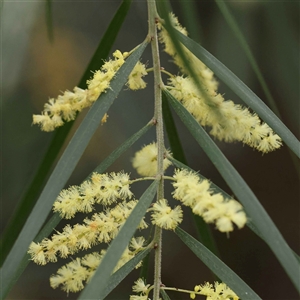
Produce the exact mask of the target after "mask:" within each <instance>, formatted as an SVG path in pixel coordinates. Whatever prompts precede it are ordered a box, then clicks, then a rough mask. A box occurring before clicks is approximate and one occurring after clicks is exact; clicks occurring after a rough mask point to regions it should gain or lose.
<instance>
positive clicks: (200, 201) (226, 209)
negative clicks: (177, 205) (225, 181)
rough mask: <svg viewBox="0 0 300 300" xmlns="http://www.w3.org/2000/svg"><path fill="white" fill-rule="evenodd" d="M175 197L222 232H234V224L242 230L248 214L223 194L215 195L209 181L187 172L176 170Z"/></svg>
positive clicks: (237, 203) (238, 204)
mask: <svg viewBox="0 0 300 300" xmlns="http://www.w3.org/2000/svg"><path fill="white" fill-rule="evenodd" d="M173 177H174V178H175V179H176V182H174V183H173V186H174V188H175V190H174V192H173V197H174V198H175V199H177V200H179V201H181V202H182V203H183V204H184V205H186V206H189V207H190V208H191V209H192V210H193V213H194V214H196V215H199V216H201V217H202V218H203V219H204V221H205V222H207V223H215V225H216V227H217V229H218V230H219V231H221V232H230V231H232V230H233V223H234V224H236V225H237V227H238V228H242V227H243V226H244V225H245V224H246V222H247V218H246V214H245V212H244V211H243V208H242V205H241V204H240V203H239V202H237V201H236V200H233V199H230V200H228V199H226V200H225V199H224V198H223V196H222V195H221V194H213V193H212V191H211V190H210V183H209V181H208V180H202V181H201V180H200V178H199V177H198V176H197V174H195V173H193V172H189V171H187V170H176V171H175V174H174V176H173Z"/></svg>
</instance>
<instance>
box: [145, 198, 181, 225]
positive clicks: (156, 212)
mask: <svg viewBox="0 0 300 300" xmlns="http://www.w3.org/2000/svg"><path fill="white" fill-rule="evenodd" d="M150 210H151V211H153V213H152V215H151V218H152V224H154V225H157V226H158V227H161V228H163V229H166V230H175V228H176V227H177V226H178V224H180V223H181V222H182V209H181V207H180V206H176V207H175V208H174V209H171V207H170V206H169V205H168V202H167V200H166V199H161V200H159V201H157V202H156V203H154V205H153V207H152V208H151V209H150Z"/></svg>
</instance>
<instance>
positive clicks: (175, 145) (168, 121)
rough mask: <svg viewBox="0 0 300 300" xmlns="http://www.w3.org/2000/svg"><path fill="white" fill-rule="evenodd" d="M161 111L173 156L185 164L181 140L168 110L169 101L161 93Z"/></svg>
mask: <svg viewBox="0 0 300 300" xmlns="http://www.w3.org/2000/svg"><path fill="white" fill-rule="evenodd" d="M162 111H163V118H164V125H165V128H166V132H167V136H168V140H169V144H170V147H171V151H172V154H173V157H175V158H176V159H178V160H180V161H181V162H183V163H185V164H186V163H187V162H186V158H185V155H184V152H183V148H182V145H181V141H180V139H179V136H178V133H177V129H176V125H175V122H174V119H173V116H172V112H171V110H170V107H169V103H168V101H167V99H166V95H165V94H163V95H162Z"/></svg>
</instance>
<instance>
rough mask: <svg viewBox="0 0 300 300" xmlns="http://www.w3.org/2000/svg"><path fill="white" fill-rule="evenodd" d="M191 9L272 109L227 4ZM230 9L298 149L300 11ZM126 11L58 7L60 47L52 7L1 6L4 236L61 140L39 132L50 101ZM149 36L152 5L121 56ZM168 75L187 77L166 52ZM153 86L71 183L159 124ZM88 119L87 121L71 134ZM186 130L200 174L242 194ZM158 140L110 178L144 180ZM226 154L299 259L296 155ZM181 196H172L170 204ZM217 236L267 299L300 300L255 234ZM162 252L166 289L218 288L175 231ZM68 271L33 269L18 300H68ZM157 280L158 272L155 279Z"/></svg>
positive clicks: (18, 289) (122, 105)
mask: <svg viewBox="0 0 300 300" xmlns="http://www.w3.org/2000/svg"><path fill="white" fill-rule="evenodd" d="M185 2H186V1H171V3H172V7H173V10H174V12H175V14H176V15H177V16H178V17H179V20H180V22H181V24H183V26H188V24H189V23H188V21H189V19H186V17H187V16H186V15H185V14H184V13H183V12H184V10H183V9H182V5H184V4H185ZM192 3H194V5H195V6H194V10H193V11H194V12H195V14H196V16H197V22H198V26H199V27H198V31H197V36H194V38H195V39H197V40H199V41H201V44H202V45H203V46H204V47H205V48H206V49H207V50H208V51H209V52H211V53H212V54H213V55H214V56H216V57H217V58H218V59H219V60H220V61H221V62H223V63H224V64H225V65H226V66H227V67H228V68H229V69H231V70H232V71H233V72H234V73H235V74H236V75H237V76H238V77H240V78H241V80H243V81H244V82H245V83H246V84H247V85H248V86H249V87H250V88H251V89H252V90H253V91H254V92H255V93H256V94H257V95H258V96H259V97H260V98H261V99H263V100H264V99H265V96H264V94H263V92H262V89H261V87H260V85H259V83H258V80H257V78H256V76H255V74H254V72H253V71H252V69H251V66H250V65H249V63H248V60H247V58H246V56H245V54H244V52H243V51H242V49H241V47H240V45H239V43H238V42H237V40H236V38H235V36H234V35H233V33H232V31H231V30H230V28H229V27H228V25H227V23H226V22H225V20H224V18H223V16H222V14H221V12H220V10H219V9H218V7H217V5H216V4H215V3H214V1H194V2H192ZM226 3H227V4H228V7H229V8H230V10H231V12H232V13H233V15H234V16H235V18H236V20H237V22H238V24H239V26H240V28H241V30H242V32H243V33H244V34H245V37H246V39H247V41H248V43H249V45H250V48H251V50H252V51H253V54H254V56H255V58H256V59H257V61H258V64H259V66H260V68H261V71H262V73H263V75H264V77H265V79H266V81H267V83H268V86H269V88H270V90H271V93H272V95H273V97H274V99H275V102H276V104H277V106H278V109H279V111H280V113H281V115H282V118H283V121H284V123H285V124H286V125H287V127H288V128H289V129H290V130H291V131H292V132H293V133H294V134H295V135H296V137H297V138H298V139H299V137H300V132H299V129H300V126H299V125H300V124H299V112H300V107H299V103H300V102H299V95H300V91H299V82H300V81H299V79H300V78H299V25H300V23H299V2H260V1H239V2H235V1H227V2H226ZM119 4H120V1H102V0H100V1H95V2H90V1H85V2H82V1H81V2H77V1H73V2H65V1H53V3H52V18H53V19H52V22H53V40H52V41H50V39H49V35H48V32H47V26H46V2H44V1H43V2H42V1H38V2H27V1H19V2H7V1H4V2H3V3H2V8H1V9H2V11H1V13H2V15H1V35H2V37H1V38H2V43H1V51H2V61H1V64H2V66H1V75H2V77H1V104H2V105H1V126H2V131H1V133H2V136H1V143H2V147H1V148H2V153H1V157H2V178H1V184H2V186H1V232H3V230H4V228H5V226H6V224H7V222H8V220H9V218H10V217H11V215H12V214H13V212H14V209H15V207H16V206H17V204H18V201H20V199H21V197H22V195H23V193H24V192H25V190H26V188H27V186H28V185H29V184H30V182H31V180H32V178H33V176H34V173H35V171H36V170H37V167H38V165H39V163H40V161H41V159H42V158H43V155H44V153H45V151H46V149H47V146H48V145H49V142H50V140H51V137H52V136H53V134H52V133H45V132H41V131H40V130H39V128H38V127H37V126H31V123H32V114H33V113H35V114H37V113H40V111H41V110H42V109H43V105H44V103H45V102H46V101H47V100H48V98H49V97H56V96H57V95H58V94H59V93H60V91H64V90H66V89H69V90H71V89H73V87H74V86H75V85H77V84H78V82H79V80H80V78H81V75H82V74H83V72H84V70H85V68H86V66H87V64H88V62H89V60H90V58H91V56H92V55H93V53H94V51H95V49H96V47H97V45H98V43H99V40H100V39H101V37H102V35H103V33H104V32H105V30H106V28H107V26H108V24H109V22H110V20H111V19H112V17H113V15H114V12H115V11H116V9H117V8H118V6H119ZM188 29H189V28H188ZM191 32H193V31H192V30H191ZM146 34H147V5H146V1H145V0H140V1H138V0H136V1H133V3H132V7H131V9H130V12H129V14H128V16H127V18H126V20H125V23H124V26H123V28H122V29H121V31H120V33H119V36H118V38H117V40H116V43H115V45H114V50H115V49H120V50H121V51H129V50H131V49H132V48H134V47H135V46H136V45H137V44H138V43H140V42H141V41H142V40H143V39H144V38H145V36H146ZM142 60H143V62H148V66H151V53H150V48H147V50H146V52H145V54H144V55H143V59H142ZM162 66H163V67H165V68H166V69H167V70H170V71H171V72H174V73H177V70H176V68H175V67H174V66H173V65H172V64H171V63H170V58H169V57H168V56H167V55H165V54H162ZM146 81H147V82H148V87H147V89H146V90H142V91H136V92H132V91H129V90H127V89H126V88H124V91H123V92H122V93H121V94H120V96H119V98H118V99H117V100H116V101H115V103H114V104H113V106H112V107H111V109H110V111H109V119H108V122H107V123H106V124H105V125H103V126H101V127H100V128H99V130H98V131H97V132H96V134H95V135H94V137H93V139H92V141H91V143H90V145H89V146H88V148H87V149H86V151H85V153H84V155H83V157H82V159H81V160H80V162H79V164H78V166H77V168H76V169H75V171H74V173H73V175H72V177H71V178H70V180H69V182H68V185H71V184H72V185H73V184H79V183H81V182H82V180H83V179H84V178H85V177H86V176H87V175H88V174H89V173H90V172H91V171H92V170H93V169H94V168H95V167H96V166H97V165H98V164H99V163H100V162H101V161H102V160H103V159H104V158H105V157H106V156H107V155H108V154H109V153H110V152H111V151H112V150H113V149H115V148H116V147H117V146H119V145H120V144H121V143H122V142H123V141H125V140H126V138H127V137H129V136H130V135H131V134H133V133H134V132H136V131H137V130H138V129H140V128H141V127H142V126H143V125H144V124H146V123H147V122H148V121H149V120H150V119H151V117H152V112H153V88H152V74H150V75H149V76H147V78H146ZM219 91H220V92H221V93H222V94H225V96H224V97H225V99H232V100H233V101H234V102H236V103H242V102H241V101H240V99H238V98H237V96H235V95H234V94H233V92H231V91H230V90H229V89H228V88H227V87H226V86H225V85H223V84H222V83H220V87H219ZM84 114H85V113H84V112H83V113H81V114H80V116H79V117H78V119H77V120H76V123H75V126H74V128H73V130H72V132H74V130H75V128H76V126H77V125H78V124H79V123H80V120H81V119H82V118H83V115H84ZM175 120H176V125H177V126H178V130H179V133H180V136H181V138H182V141H183V146H184V150H185V153H186V157H187V159H188V162H189V165H190V166H191V167H192V168H194V169H195V170H200V171H201V173H202V174H203V175H204V176H206V177H208V178H209V179H210V180H212V181H213V182H214V183H216V184H217V185H219V186H220V187H221V188H223V189H224V190H226V191H227V192H228V193H229V194H232V193H231V191H230V190H229V189H228V187H227V186H226V184H225V183H224V181H223V179H222V178H221V177H220V175H219V174H218V172H217V171H216V169H215V168H214V166H213V165H212V164H211V163H210V162H209V161H208V158H207V157H206V155H205V154H204V153H203V152H202V150H201V149H200V148H199V146H198V145H197V144H196V142H194V141H193V139H192V137H191V136H190V134H189V133H188V131H187V130H186V129H185V128H183V126H182V124H181V122H180V121H179V120H178V119H177V118H175ZM154 139H155V133H154V130H151V132H150V133H148V134H147V135H146V136H144V137H143V138H142V139H141V140H139V141H138V142H137V143H136V144H135V145H134V147H133V148H132V149H130V150H129V151H127V152H126V154H125V155H124V156H122V157H121V158H120V159H119V160H118V161H117V162H116V163H115V164H114V165H113V166H112V167H111V168H110V169H109V171H120V170H125V171H126V172H131V174H132V176H133V177H135V176H137V174H136V172H135V171H134V170H133V168H132V166H131V158H132V157H133V155H134V153H135V151H137V150H139V149H140V147H141V146H142V145H144V144H147V143H149V142H152V141H154ZM218 145H219V146H220V148H221V149H222V151H223V152H224V153H225V155H226V157H227V158H228V159H229V160H230V162H231V163H232V164H233V165H234V166H235V168H236V169H237V170H238V172H239V173H240V174H241V175H242V176H243V177H244V179H245V181H246V182H247V183H248V184H249V186H250V187H251V189H252V190H253V191H254V193H255V194H256V196H257V197H258V199H259V200H260V201H261V203H262V205H263V206H264V207H265V209H266V210H267V212H268V213H269V214H270V216H271V218H272V219H273V220H274V222H275V224H276V225H277V226H278V228H279V230H280V231H281V232H282V234H283V236H284V237H285V239H286V241H287V242H288V244H289V245H290V247H291V248H292V249H293V250H294V251H296V252H297V253H298V254H299V252H300V251H299V250H300V249H299V248H300V247H299V246H300V243H299V242H300V234H299V233H300V230H299V213H300V209H299V208H300V207H299V200H300V198H299V177H298V175H297V172H296V168H295V166H294V165H293V163H292V160H291V158H290V155H289V153H288V150H287V147H285V146H284V147H282V149H280V150H278V151H275V152H274V153H270V154H268V155H264V156H262V154H260V153H258V152H256V151H253V150H252V149H250V148H249V147H247V146H243V145H242V144H239V143H236V144H225V143H220V142H218ZM169 172H170V171H169ZM143 187H144V185H143V184H142V185H141V186H138V189H136V190H135V191H136V194H137V195H140V194H141V193H142V191H143ZM170 191H171V189H169V190H168V187H167V193H166V195H169V199H171V197H170ZM79 221H80V218H79V219H78V222H79ZM61 226H62V225H60V227H61ZM182 227H183V228H184V229H185V230H186V231H188V232H190V233H192V234H193V235H194V236H196V232H195V230H194V227H193V221H192V217H191V215H190V212H189V211H188V210H186V211H185V218H184V221H183V223H182ZM212 229H213V226H212ZM213 233H214V236H215V238H216V241H217V245H218V247H219V250H220V253H221V258H222V259H223V260H224V262H225V263H226V264H228V266H229V267H231V268H232V269H233V270H234V271H235V272H236V273H237V274H238V275H239V276H240V277H241V278H242V279H243V280H245V281H246V282H247V283H248V284H249V285H250V287H251V288H253V290H254V291H256V293H257V294H259V295H260V296H261V298H262V299H270V300H271V299H272V300H273V299H285V300H287V299H298V296H297V294H296V291H295V289H294V288H293V286H292V284H291V283H290V281H289V279H288V278H287V276H286V274H285V273H284V271H283V269H282V267H281V266H280V265H279V263H278V262H277V261H276V259H275V257H274V255H273V254H272V252H271V251H270V250H269V248H268V247H267V246H266V245H265V244H264V243H263V242H262V241H261V240H260V239H259V238H257V237H256V236H255V235H254V234H253V233H252V232H251V231H250V230H249V229H247V228H245V229H242V230H236V231H234V232H232V233H231V234H230V236H229V237H227V236H226V235H225V234H221V233H218V232H216V231H215V230H213ZM163 247H164V250H163V276H162V281H163V283H164V284H165V285H167V286H175V287H178V288H187V289H192V288H193V287H194V286H195V285H196V284H202V283H204V281H213V277H212V276H211V274H210V273H209V271H208V269H207V268H206V267H205V266H204V265H203V264H202V263H201V262H198V260H197V259H196V258H195V257H194V255H193V254H191V252H190V251H189V250H188V249H187V248H186V247H185V246H184V245H183V244H182V243H181V242H180V241H179V239H178V238H177V237H176V236H175V235H174V234H173V233H172V232H167V233H166V234H165V235H164V246H163ZM60 262H62V261H61V260H60ZM58 267H59V263H56V264H49V265H46V266H43V267H41V266H36V265H34V264H33V263H30V265H29V267H28V268H27V269H26V271H25V272H24V274H23V275H22V277H21V278H20V280H19V281H18V283H17V284H16V286H15V287H14V289H13V290H12V291H11V293H10V295H9V297H8V299H66V298H67V295H66V293H64V292H62V291H60V290H59V289H58V290H53V289H51V288H50V286H49V276H50V275H51V274H53V273H55V272H56V270H57V269H58ZM152 272H153V270H152V267H150V270H149V273H150V277H149V278H150V280H149V281H151V278H152ZM299 272H300V271H299ZM138 274H139V273H138V271H134V272H133V273H132V274H131V275H130V276H129V277H128V278H127V279H126V280H125V281H124V282H123V283H122V284H121V285H120V287H119V288H118V289H117V290H116V291H114V292H113V293H112V294H111V296H110V297H109V299H128V295H129V294H130V292H131V286H132V284H133V281H134V280H136V279H137V278H138ZM76 297H77V295H73V294H70V295H69V296H68V298H69V299H73V298H76ZM170 297H171V299H188V296H187V295H181V294H179V293H176V294H172V293H170ZM200 298H201V297H199V299H200Z"/></svg>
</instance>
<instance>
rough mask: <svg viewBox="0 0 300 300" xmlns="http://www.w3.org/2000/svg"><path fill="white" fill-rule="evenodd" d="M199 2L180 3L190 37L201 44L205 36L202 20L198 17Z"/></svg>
mask: <svg viewBox="0 0 300 300" xmlns="http://www.w3.org/2000/svg"><path fill="white" fill-rule="evenodd" d="M196 3H197V1H196V0H194V1H179V2H178V4H179V6H180V10H181V12H182V15H183V20H184V24H185V26H186V29H187V31H188V33H189V36H190V37H191V38H192V39H193V40H195V41H197V42H200V41H201V39H202V36H203V33H202V28H201V24H200V20H199V19H200V18H199V15H198V10H197V9H198V8H197V5H196Z"/></svg>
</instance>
